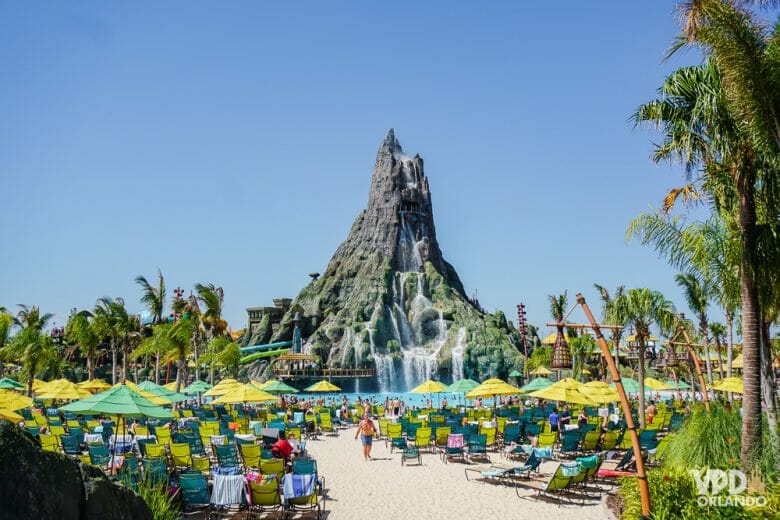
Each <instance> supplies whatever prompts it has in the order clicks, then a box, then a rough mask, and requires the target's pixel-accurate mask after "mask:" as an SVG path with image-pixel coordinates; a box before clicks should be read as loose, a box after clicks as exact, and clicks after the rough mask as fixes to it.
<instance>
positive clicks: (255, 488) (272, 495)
mask: <svg viewBox="0 0 780 520" xmlns="http://www.w3.org/2000/svg"><path fill="white" fill-rule="evenodd" d="M249 490H250V492H251V493H252V506H251V507H250V508H249V515H248V518H249V519H251V520H255V519H257V518H259V517H260V515H261V514H264V513H267V512H274V513H275V514H276V518H282V517H283V516H284V508H283V505H282V494H281V492H280V491H279V478H278V477H277V476H276V475H272V476H268V477H266V478H264V479H263V480H262V481H260V482H258V481H254V480H253V481H250V482H249Z"/></svg>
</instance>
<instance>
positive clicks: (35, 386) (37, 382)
mask: <svg viewBox="0 0 780 520" xmlns="http://www.w3.org/2000/svg"><path fill="white" fill-rule="evenodd" d="M47 384H49V383H47V382H46V381H43V380H42V379H38V378H35V379H33V385H32V391H33V392H37V391H38V389H39V388H40V387H42V386H44V385H47Z"/></svg>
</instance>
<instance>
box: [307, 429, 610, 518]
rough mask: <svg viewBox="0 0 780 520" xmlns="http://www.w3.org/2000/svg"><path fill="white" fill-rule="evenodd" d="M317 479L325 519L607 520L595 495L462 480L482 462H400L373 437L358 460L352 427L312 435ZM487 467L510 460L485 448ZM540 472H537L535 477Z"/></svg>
mask: <svg viewBox="0 0 780 520" xmlns="http://www.w3.org/2000/svg"><path fill="white" fill-rule="evenodd" d="M307 450H308V451H309V454H310V455H311V456H312V457H313V458H315V459H316V460H317V465H318V468H319V472H320V474H321V475H322V476H323V477H324V478H325V490H326V496H327V499H326V501H325V510H326V511H327V518H328V520H342V519H344V520H352V519H358V518H361V519H366V520H405V519H411V518H421V519H442V520H444V519H446V520H451V519H466V520H469V519H474V520H481V519H488V518H501V519H503V518H529V519H531V518H533V519H539V520H542V519H545V520H546V519H553V518H554V519H555V520H566V519H572V520H587V519H599V520H603V519H608V518H613V515H612V514H611V513H610V512H609V511H608V510H607V509H606V507H605V506H604V500H603V499H604V498H605V497H606V493H605V492H602V493H601V497H602V500H586V502H585V505H582V501H581V500H578V501H577V503H576V504H571V503H570V502H568V503H567V502H561V501H560V500H558V499H547V498H536V491H534V490H530V489H528V488H523V487H520V488H519V489H520V495H521V497H522V498H521V497H518V496H517V493H516V491H515V488H514V487H510V486H504V485H496V484H486V483H482V482H480V481H475V480H473V476H477V474H476V473H470V474H469V478H470V479H472V480H470V481H467V480H466V477H465V475H464V468H466V467H479V466H483V465H485V464H474V465H470V466H469V465H465V464H463V463H461V462H450V463H448V464H445V463H444V462H443V461H442V460H441V458H440V457H439V455H438V454H434V453H423V454H422V460H423V463H422V466H418V465H416V461H415V462H414V463H413V464H412V465H408V466H403V467H402V466H401V454H400V453H399V452H398V450H395V451H394V452H393V453H392V454H391V453H390V448H389V446H388V447H385V443H384V441H376V440H375V441H374V446H373V451H372V456H373V457H374V458H375V459H376V460H372V461H368V462H366V461H364V460H363V451H362V446H361V444H360V440H355V428H354V427H353V428H350V429H348V430H341V431H340V433H339V436H338V437H333V436H320V438H319V439H318V440H311V441H309V442H308V444H307ZM490 457H491V460H492V462H493V464H511V463H512V462H511V461H508V460H506V459H504V458H503V456H502V455H501V454H500V453H498V452H491V453H490ZM556 464H557V463H556V462H552V461H551V462H547V463H545V464H544V465H543V466H542V473H543V474H547V475H549V473H551V472H552V471H553V470H554V468H555V466H556ZM543 476H544V475H540V476H539V478H542V477H543Z"/></svg>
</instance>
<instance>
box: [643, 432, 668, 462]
mask: <svg viewBox="0 0 780 520" xmlns="http://www.w3.org/2000/svg"><path fill="white" fill-rule="evenodd" d="M673 437H674V434H671V433H670V434H668V435H666V436H664V437H663V438H662V439H661V440H660V441H658V444H656V446H655V448H654V449H649V450H647V453H648V462H649V463H653V464H655V465H657V464H658V463H660V462H661V460H662V459H663V457H664V453H666V449H667V448H668V447H669V441H671V440H672V438H673Z"/></svg>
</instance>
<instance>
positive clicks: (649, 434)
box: [639, 430, 658, 450]
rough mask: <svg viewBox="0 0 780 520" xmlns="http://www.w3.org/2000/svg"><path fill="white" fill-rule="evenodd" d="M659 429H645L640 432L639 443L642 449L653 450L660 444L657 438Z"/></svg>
mask: <svg viewBox="0 0 780 520" xmlns="http://www.w3.org/2000/svg"><path fill="white" fill-rule="evenodd" d="M656 433H657V430H644V431H642V433H640V434H639V445H640V446H641V447H642V449H645V450H652V449H655V447H656V446H657V445H658V441H657V440H656V439H655V434H656Z"/></svg>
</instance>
